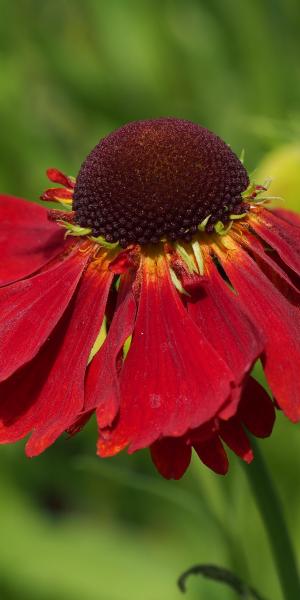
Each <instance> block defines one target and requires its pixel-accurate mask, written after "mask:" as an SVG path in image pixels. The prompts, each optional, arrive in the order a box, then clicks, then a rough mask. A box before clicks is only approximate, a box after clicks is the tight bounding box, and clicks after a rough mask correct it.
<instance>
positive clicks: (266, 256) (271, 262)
mask: <svg viewBox="0 0 300 600" xmlns="http://www.w3.org/2000/svg"><path fill="white" fill-rule="evenodd" d="M232 235H233V234H232ZM234 238H235V239H236V241H238V243H240V244H242V245H243V246H244V247H245V248H246V250H247V251H248V252H249V251H250V253H251V255H254V258H255V261H256V262H257V263H258V265H259V267H260V269H261V270H262V271H263V272H264V273H265V274H266V275H267V277H268V278H269V279H270V281H271V282H272V283H274V285H275V286H277V287H278V288H279V290H280V292H281V293H282V294H284V295H285V296H286V297H287V298H288V299H289V300H291V301H292V302H296V303H299V301H300V290H299V287H300V280H299V277H298V275H297V274H295V273H294V272H293V271H291V270H290V269H289V268H288V267H286V266H285V265H284V263H282V261H281V259H280V258H278V255H277V254H276V252H273V253H272V252H271V253H270V252H269V251H268V249H267V250H266V249H265V248H264V246H263V243H262V242H261V240H259V239H258V238H257V237H255V236H254V235H252V234H251V233H249V232H247V233H245V232H244V233H243V236H242V237H238V236H234ZM269 250H270V249H269ZM279 263H281V264H283V266H285V267H286V270H284V269H283V268H282V267H281V266H280V264H279ZM286 271H288V273H287V272H286ZM295 284H296V285H295ZM297 286H298V287H297Z"/></svg>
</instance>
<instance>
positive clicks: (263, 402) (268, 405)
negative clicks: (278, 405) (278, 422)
mask: <svg viewBox="0 0 300 600" xmlns="http://www.w3.org/2000/svg"><path fill="white" fill-rule="evenodd" d="M238 416H239V418H240V419H241V421H242V422H243V423H244V424H245V425H246V427H247V429H249V431H250V432H251V433H253V435H256V437H261V438H264V437H268V436H269V435H271V433H272V430H273V425H274V422H275V408H274V404H273V402H272V400H271V398H270V396H269V395H268V394H267V392H266V391H265V390H264V388H263V387H262V386H261V385H260V383H258V381H256V380H255V379H253V377H249V379H248V380H247V383H246V385H245V386H244V390H243V395H242V398H241V402H240V405H239V411H238Z"/></svg>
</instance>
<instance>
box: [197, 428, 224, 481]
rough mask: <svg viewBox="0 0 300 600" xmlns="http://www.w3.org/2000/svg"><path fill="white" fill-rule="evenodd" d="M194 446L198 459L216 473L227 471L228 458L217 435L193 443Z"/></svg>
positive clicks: (220, 473) (222, 473) (221, 473)
mask: <svg viewBox="0 0 300 600" xmlns="http://www.w3.org/2000/svg"><path fill="white" fill-rule="evenodd" d="M194 448H195V450H196V452H197V454H198V456H199V458H200V460H201V461H202V462H203V463H204V464H205V465H206V466H207V467H209V469H212V471H215V473H218V475H226V473H227V471H228V467H229V464H228V458H227V454H226V452H225V450H224V447H223V444H222V442H221V440H220V439H219V438H218V436H214V437H212V438H211V439H210V440H207V441H206V442H203V443H201V444H195V445H194Z"/></svg>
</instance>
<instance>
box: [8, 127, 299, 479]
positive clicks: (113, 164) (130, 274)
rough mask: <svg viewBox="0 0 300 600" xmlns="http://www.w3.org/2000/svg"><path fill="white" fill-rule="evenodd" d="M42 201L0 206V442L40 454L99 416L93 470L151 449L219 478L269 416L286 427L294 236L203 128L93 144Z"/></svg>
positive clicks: (294, 410) (292, 409)
mask: <svg viewBox="0 0 300 600" xmlns="http://www.w3.org/2000/svg"><path fill="white" fill-rule="evenodd" d="M48 176H49V178H50V180H51V181H52V182H54V183H55V184H60V186H62V187H55V188H50V189H48V190H47V191H46V192H45V193H44V194H43V196H42V198H43V199H44V200H55V201H56V202H57V206H58V209H57V210H50V211H47V210H46V209H44V208H43V207H40V206H37V205H34V204H30V203H28V202H26V201H23V200H18V199H15V198H7V197H1V201H0V211H1V217H2V223H3V225H2V232H4V235H3V234H2V237H0V247H1V252H2V259H3V258H4V260H2V265H1V268H0V277H1V284H2V286H3V287H2V289H1V290H0V315H1V326H0V350H1V359H0V381H1V384H0V392H1V398H2V402H1V405H0V442H2V443H8V442H13V441H16V440H18V439H20V438H22V437H24V436H26V435H28V434H30V437H29V440H28V441H27V445H26V452H27V454H28V455H29V456H33V455H36V454H39V453H40V452H42V451H43V450H44V449H45V448H47V447H48V446H49V445H50V444H52V443H53V442H54V441H55V439H56V438H57V437H59V436H60V435H61V434H62V433H63V432H64V431H68V432H69V433H71V434H73V433H75V432H76V431H78V430H79V429H80V428H81V427H83V425H84V424H85V422H86V421H87V420H88V419H89V417H90V416H91V415H92V414H93V413H96V416H97V422H98V429H99V439H98V446H97V448H98V454H99V455H100V456H102V457H106V456H111V455H114V454H116V453H118V452H119V451H120V450H122V449H125V448H127V449H128V451H129V452H134V451H136V450H138V449H141V448H146V447H149V448H150V450H151V455H152V458H153V461H154V463H155V465H156V466H157V468H158V470H159V471H160V472H161V473H162V474H163V475H164V476H165V477H168V478H170V477H173V478H179V477H181V476H182V474H183V473H184V472H185V470H186V468H187V467H188V465H189V462H190V458H191V452H192V449H194V450H195V451H196V453H197V454H198V455H199V457H200V459H201V460H202V462H204V463H205V464H206V465H208V466H209V467H210V468H212V469H213V470H215V471H216V472H218V473H223V474H224V473H225V472H226V471H227V468H228V461H227V455H226V451H225V449H224V445H223V444H225V445H227V446H229V447H230V448H231V449H232V450H234V451H235V452H236V453H237V454H238V455H239V456H241V457H242V458H243V459H244V460H246V461H247V462H250V461H251V460H252V458H253V455H252V450H251V445H250V442H249V439H248V437H247V430H248V431H250V432H251V433H253V434H254V435H256V436H258V437H265V436H268V435H270V433H271V431H272V427H273V423H274V418H275V411H274V401H273V400H272V399H271V398H270V397H269V395H268V394H267V393H266V392H265V391H264V389H263V388H262V387H261V386H260V384H258V383H257V382H256V381H255V380H254V379H253V378H252V377H251V375H250V373H251V370H252V367H253V365H254V363H255V362H256V360H257V359H258V358H260V359H261V360H262V363H263V366H264V369H265V373H266V377H267V380H268V383H269V385H270V388H271V390H272V394H273V398H274V399H275V400H276V406H278V407H280V408H281V409H282V410H283V411H284V412H285V413H286V414H287V416H288V417H289V418H290V419H291V420H293V421H297V420H299V419H300V381H299V377H298V364H299V358H300V337H299V331H300V317H299V293H300V292H299V273H300V220H299V218H298V217H296V215H293V214H292V213H288V212H286V211H282V210H277V211H271V210H269V209H268V208H267V201H268V200H267V197H266V195H264V196H261V194H262V193H264V192H265V191H266V188H265V186H261V185H256V184H254V183H253V182H251V183H250V182H249V179H248V175H247V172H246V170H245V169H244V167H243V165H242V163H241V162H240V161H239V160H238V158H237V157H236V156H235V154H234V153H233V152H232V151H231V150H230V149H229V147H228V146H227V145H226V144H225V143H224V142H223V141H222V140H220V139H219V138H218V137H217V136H216V135H214V134H213V133H211V132H209V131H208V130H207V129H204V128H202V127H199V126H198V125H195V124H193V123H190V122H188V121H181V120H177V119H158V120H154V121H140V122H136V123H131V124H129V125H127V126H125V127H122V128H121V129H119V130H118V131H116V132H114V133H112V134H111V135H109V136H108V137H107V138H105V139H104V140H102V141H101V142H100V143H99V144H98V145H97V146H96V148H95V149H94V150H93V151H92V152H91V154H90V155H89V156H88V157H87V159H86V160H85V162H84V163H83V165H82V167H81V169H80V172H79V175H78V177H77V179H76V181H75V180H74V179H73V178H71V177H67V176H65V175H63V174H62V173H61V172H59V171H57V170H55V169H50V170H49V171H48Z"/></svg>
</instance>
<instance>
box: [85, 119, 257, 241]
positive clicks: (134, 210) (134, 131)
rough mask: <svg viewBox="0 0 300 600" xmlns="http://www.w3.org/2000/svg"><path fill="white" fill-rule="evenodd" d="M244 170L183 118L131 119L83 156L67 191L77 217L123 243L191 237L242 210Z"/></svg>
mask: <svg viewBox="0 0 300 600" xmlns="http://www.w3.org/2000/svg"><path fill="white" fill-rule="evenodd" d="M248 183H249V179H248V175H247V172H246V170H245V169H244V167H243V165H242V163H241V162H240V161H239V160H238V158H237V157H236V155H235V154H234V153H233V152H232V150H230V148H229V147H228V146H227V145H226V144H225V142H223V141H222V140H221V139H220V138H219V137H218V136H216V135H215V134H213V133H211V132H210V131H208V130H207V129H205V128H204V127H200V126H199V125H196V124H194V123H191V122H190V121H184V120H181V119H173V118H165V119H155V120H149V121H136V122H133V123H129V124H128V125H125V126H124V127H121V128H120V129H118V130H117V131H114V132H113V133H111V134H110V135H108V136H107V137H106V138H104V139H103V140H101V141H100V142H99V144H97V146H96V147H95V148H94V149H93V150H92V152H91V153H90V154H89V155H88V157H87V158H86V160H85V161H84V163H83V165H82V166H81V169H80V171H79V175H78V177H77V182H76V186H75V192H74V200H73V209H74V210H75V213H76V222H77V223H78V224H79V225H81V226H83V227H90V228H91V229H92V232H93V235H94V236H98V235H102V236H103V237H105V238H106V240H107V241H109V242H116V241H118V242H119V243H120V244H121V245H122V246H124V247H126V246H127V245H129V244H131V243H139V244H146V243H153V244H155V243H157V242H159V240H160V239H161V238H167V239H170V240H187V241H188V240H190V239H191V238H192V236H193V234H194V233H195V232H196V231H197V226H198V225H199V224H200V223H201V222H202V221H204V219H205V218H206V217H208V216H209V215H210V218H209V221H208V224H207V227H206V229H207V231H211V230H213V226H214V224H215V223H216V222H217V221H222V222H223V223H224V224H225V223H226V222H228V219H229V215H231V214H239V213H242V212H245V210H246V206H245V204H244V203H243V201H242V198H241V193H242V192H243V191H244V190H245V189H246V188H247V186H248Z"/></svg>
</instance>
